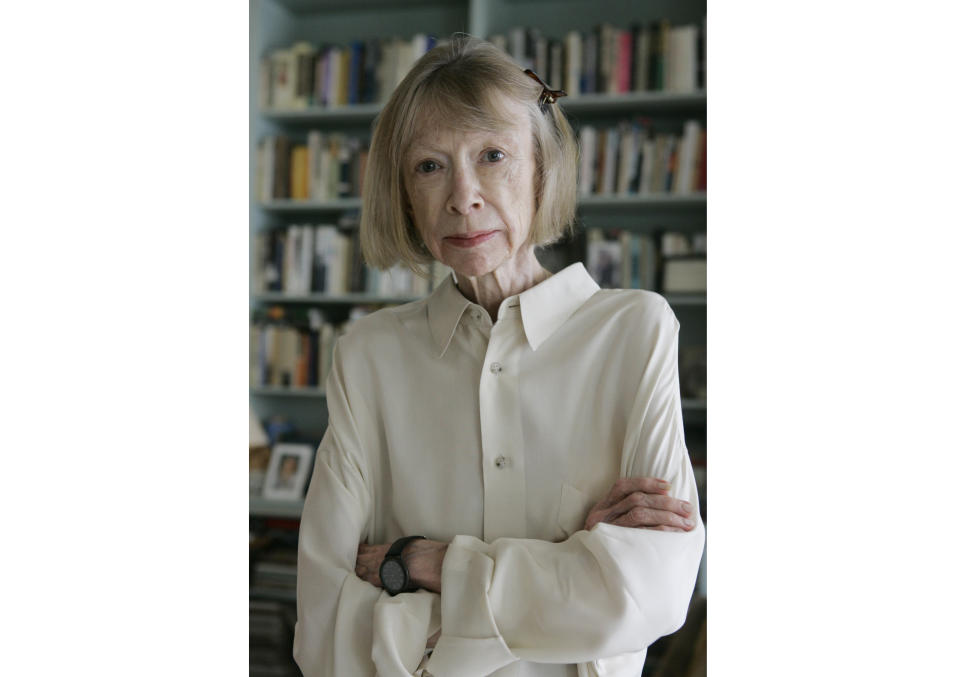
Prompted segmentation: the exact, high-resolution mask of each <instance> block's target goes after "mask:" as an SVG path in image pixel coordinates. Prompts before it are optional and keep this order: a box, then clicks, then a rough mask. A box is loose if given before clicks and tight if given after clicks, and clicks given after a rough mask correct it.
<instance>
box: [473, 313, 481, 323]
mask: <svg viewBox="0 0 960 677" xmlns="http://www.w3.org/2000/svg"><path fill="white" fill-rule="evenodd" d="M473 319H474V320H476V321H477V322H479V321H480V313H479V312H475V313H474V314H473Z"/></svg>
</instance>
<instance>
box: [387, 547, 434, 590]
mask: <svg viewBox="0 0 960 677" xmlns="http://www.w3.org/2000/svg"><path fill="white" fill-rule="evenodd" d="M418 538H426V537H425V536H404V537H403V538H398V539H397V540H395V541H394V542H393V545H391V546H390V549H389V550H387V554H386V555H384V557H383V562H382V563H381V564H380V582H381V583H383V589H384V590H386V591H387V592H388V593H390V595H398V594H400V593H401V592H413V591H414V590H418V589H419V588H418V586H416V585H413V582H412V581H411V580H410V572H409V571H408V570H407V565H406V564H404V563H403V558H402V557H401V556H400V554H401V553H402V552H403V548H404V546H406V545H407V543H409V542H410V541H415V540H416V539H418Z"/></svg>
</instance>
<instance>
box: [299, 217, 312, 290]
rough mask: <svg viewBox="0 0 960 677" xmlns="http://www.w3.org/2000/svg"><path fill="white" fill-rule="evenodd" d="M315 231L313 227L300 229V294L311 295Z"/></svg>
mask: <svg viewBox="0 0 960 677" xmlns="http://www.w3.org/2000/svg"><path fill="white" fill-rule="evenodd" d="M313 236H314V231H313V227H312V226H302V227H301V228H300V240H301V242H300V271H299V274H298V276H297V277H298V280H297V281H298V284H299V286H300V291H299V292H298V293H300V294H309V293H310V277H311V275H312V274H313V252H314V244H313Z"/></svg>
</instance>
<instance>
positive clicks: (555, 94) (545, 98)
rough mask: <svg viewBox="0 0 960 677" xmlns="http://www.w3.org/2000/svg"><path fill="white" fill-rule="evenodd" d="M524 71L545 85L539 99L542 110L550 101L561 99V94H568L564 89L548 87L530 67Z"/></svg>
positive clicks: (542, 85) (554, 101) (541, 84)
mask: <svg viewBox="0 0 960 677" xmlns="http://www.w3.org/2000/svg"><path fill="white" fill-rule="evenodd" d="M523 72H524V73H526V74H527V75H529V76H530V77H531V78H533V79H534V80H536V81H537V82H538V83H540V86H541V87H543V91H542V92H540V98H539V99H538V100H537V103H539V104H540V108H541V110H543V109H545V108H546V105H547V104H548V103H556V102H557V99H559V98H560V97H561V96H566V95H567V93H566V92H565V91H563V90H562V89H550V88H549V87H547V85H546V84H545V83H544V82H543V80H541V79H540V77H539V76H538V75H537V74H536V73H534V72H533V71H532V70H530V69H529V68H527V69H526V70H524V71H523Z"/></svg>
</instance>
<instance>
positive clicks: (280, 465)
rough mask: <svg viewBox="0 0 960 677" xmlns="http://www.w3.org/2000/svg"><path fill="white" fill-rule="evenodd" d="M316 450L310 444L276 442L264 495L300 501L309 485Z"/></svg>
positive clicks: (282, 499) (271, 455)
mask: <svg viewBox="0 0 960 677" xmlns="http://www.w3.org/2000/svg"><path fill="white" fill-rule="evenodd" d="M315 451H316V450H315V449H314V448H313V447H312V446H311V445H309V444H286V443H284V444H276V445H274V447H273V451H272V452H271V454H270V465H269V466H268V467H267V477H266V479H265V480H264V483H263V497H264V498H272V499H276V500H280V501H298V500H300V499H301V498H303V492H304V488H305V487H306V486H307V473H308V472H310V461H311V459H312V458H313V454H314V452H315Z"/></svg>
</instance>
